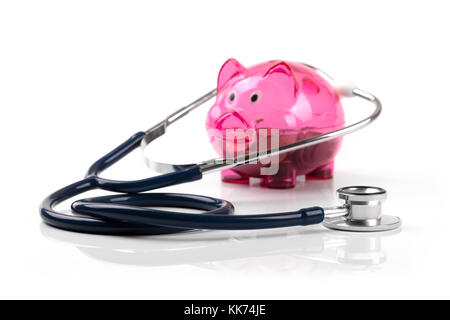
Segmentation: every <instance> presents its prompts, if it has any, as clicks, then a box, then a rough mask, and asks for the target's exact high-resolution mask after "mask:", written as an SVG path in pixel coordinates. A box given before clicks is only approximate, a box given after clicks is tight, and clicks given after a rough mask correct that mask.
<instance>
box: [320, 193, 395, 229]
mask: <svg viewBox="0 0 450 320" xmlns="http://www.w3.org/2000/svg"><path fill="white" fill-rule="evenodd" d="M337 195H338V198H339V199H341V200H343V201H344V202H345V203H344V206H345V207H346V209H347V211H348V214H347V215H345V216H340V217H336V218H326V219H325V220H324V221H323V225H324V226H325V227H327V228H329V229H334V230H341V231H354V232H355V231H356V232H376V231H389V230H394V229H397V228H399V227H400V226H401V220H400V218H398V217H395V216H388V215H383V214H382V212H381V205H382V202H383V201H384V200H385V199H386V196H387V194H386V190H384V189H382V188H378V187H367V186H352V187H345V188H341V189H338V190H337Z"/></svg>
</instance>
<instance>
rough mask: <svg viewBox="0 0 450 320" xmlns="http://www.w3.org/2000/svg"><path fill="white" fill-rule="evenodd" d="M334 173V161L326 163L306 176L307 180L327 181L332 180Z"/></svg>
mask: <svg viewBox="0 0 450 320" xmlns="http://www.w3.org/2000/svg"><path fill="white" fill-rule="evenodd" d="M333 172H334V161H331V162H328V163H327V164H325V165H323V166H320V167H318V168H316V169H314V170H313V171H311V172H310V173H308V174H306V179H307V180H328V179H331V178H333Z"/></svg>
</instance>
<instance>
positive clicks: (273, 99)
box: [206, 59, 344, 188]
mask: <svg viewBox="0 0 450 320" xmlns="http://www.w3.org/2000/svg"><path fill="white" fill-rule="evenodd" d="M217 92H218V93H217V99H216V102H215V104H214V105H213V106H212V107H211V109H210V110H209V112H208V116H207V120H206V127H207V129H208V135H209V139H210V142H211V143H212V145H213V147H214V149H215V150H216V151H217V152H218V153H219V154H220V155H221V156H225V154H226V155H229V154H233V152H235V154H236V150H237V151H239V150H243V149H244V150H247V151H248V150H250V149H251V145H252V144H254V143H256V141H257V140H258V139H257V138H256V139H254V137H253V136H255V137H258V136H259V135H258V132H260V131H261V132H262V131H264V132H272V130H273V129H277V130H273V131H274V132H275V131H276V132H278V133H279V134H278V136H279V146H282V145H286V144H290V143H293V142H295V141H298V140H303V139H306V138H310V137H314V136H317V135H320V134H322V133H325V132H328V131H332V130H336V129H339V128H342V127H343V126H344V113H343V110H342V106H341V104H340V101H339V97H338V95H337V93H336V91H335V90H334V89H333V87H332V86H331V85H330V84H329V83H328V82H327V81H326V80H325V79H324V78H322V76H320V75H319V74H318V73H317V72H316V71H315V70H314V69H312V68H310V67H308V66H306V65H303V64H300V63H293V62H283V61H269V62H265V63H261V64H258V65H255V66H253V67H250V68H244V67H243V66H242V65H241V64H240V63H239V62H238V61H236V60H234V59H229V60H228V61H227V62H225V64H224V65H223V66H222V69H221V70H220V73H219V77H218V82H217ZM237 129H238V130H237ZM271 129H272V130H271ZM233 130H234V131H235V132H239V133H240V134H242V132H251V134H244V135H243V136H242V137H240V136H239V134H235V135H233V134H230V132H231V133H232V132H233ZM269 135H270V133H269ZM243 137H245V138H243ZM341 142H342V139H341V138H338V139H334V140H331V141H327V142H323V143H320V144H317V145H314V146H310V147H307V148H304V149H300V150H298V151H293V152H290V153H287V154H283V155H280V156H279V168H278V170H277V173H276V174H272V175H262V174H261V168H262V167H264V166H268V164H266V163H262V162H258V163H255V164H247V165H243V166H240V167H237V168H235V169H228V170H224V171H222V180H223V181H226V182H234V183H248V182H249V178H250V177H258V178H262V179H263V180H262V185H263V186H266V187H272V188H289V187H294V186H295V181H296V176H298V175H306V178H307V179H330V178H332V177H333V159H334V157H335V155H336V153H337V151H338V149H339V147H340V145H341ZM268 144H269V145H270V143H268ZM269 148H270V147H269ZM230 149H232V150H230Z"/></svg>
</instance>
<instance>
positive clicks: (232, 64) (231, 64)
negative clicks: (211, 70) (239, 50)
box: [217, 58, 245, 90]
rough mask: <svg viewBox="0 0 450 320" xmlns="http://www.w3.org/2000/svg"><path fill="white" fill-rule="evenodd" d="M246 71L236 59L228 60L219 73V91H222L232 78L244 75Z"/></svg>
mask: <svg viewBox="0 0 450 320" xmlns="http://www.w3.org/2000/svg"><path fill="white" fill-rule="evenodd" d="M244 70H245V68H244V67H243V66H242V65H241V64H240V63H239V62H238V61H237V60H236V59H233V58H231V59H228V60H227V61H226V62H225V63H224V64H223V66H222V68H221V69H220V71H219V77H218V79H217V89H218V90H220V89H222V88H223V86H224V85H225V84H226V83H227V82H228V81H229V80H230V79H231V78H234V77H235V76H237V75H239V74H241V73H243V72H244Z"/></svg>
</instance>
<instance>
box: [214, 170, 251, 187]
mask: <svg viewBox="0 0 450 320" xmlns="http://www.w3.org/2000/svg"><path fill="white" fill-rule="evenodd" d="M220 176H221V178H222V181H223V182H228V183H236V184H249V182H250V179H249V177H248V176H245V175H243V174H241V173H239V172H237V171H235V170H233V169H225V170H222V171H221V172H220Z"/></svg>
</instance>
